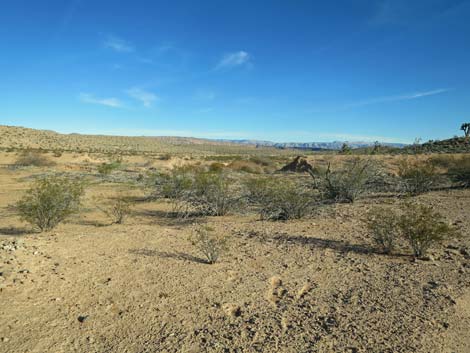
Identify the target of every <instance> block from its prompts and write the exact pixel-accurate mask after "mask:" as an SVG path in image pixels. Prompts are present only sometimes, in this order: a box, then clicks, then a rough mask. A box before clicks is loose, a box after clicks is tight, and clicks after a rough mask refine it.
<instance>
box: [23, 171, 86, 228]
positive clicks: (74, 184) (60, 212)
mask: <svg viewBox="0 0 470 353" xmlns="http://www.w3.org/2000/svg"><path fill="white" fill-rule="evenodd" d="M83 193H84V186H83V183H82V182H81V181H79V180H75V179H70V178H67V177H46V178H42V179H39V180H37V181H36V182H35V183H34V184H33V185H32V187H31V188H30V189H29V190H28V191H27V192H26V194H25V195H24V196H23V198H22V199H21V200H20V201H18V203H17V204H16V208H17V210H18V213H19V214H20V217H21V219H22V220H24V221H26V222H28V223H30V224H32V225H33V226H36V227H37V228H39V229H40V230H41V231H48V230H51V229H53V228H54V227H56V226H57V225H58V224H59V223H60V222H62V221H64V220H65V219H66V218H67V217H68V216H70V215H71V214H73V213H75V212H77V211H78V209H79V206H80V198H81V196H82V195H83Z"/></svg>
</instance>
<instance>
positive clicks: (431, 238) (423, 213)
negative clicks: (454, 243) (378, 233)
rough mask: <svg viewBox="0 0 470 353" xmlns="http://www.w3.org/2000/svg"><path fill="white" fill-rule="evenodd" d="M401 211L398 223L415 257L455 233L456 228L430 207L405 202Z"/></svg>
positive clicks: (421, 255) (423, 254)
mask: <svg viewBox="0 0 470 353" xmlns="http://www.w3.org/2000/svg"><path fill="white" fill-rule="evenodd" d="M402 211H403V214H402V216H401V217H400V219H399V222H398V225H399V227H400V230H401V233H402V236H403V237H404V238H405V239H406V240H407V241H408V243H409V244H410V246H411V248H412V250H413V254H414V255H415V256H416V257H423V256H425V255H426V252H427V250H428V249H429V248H430V247H431V246H433V245H434V244H439V243H440V242H442V241H443V240H445V239H447V238H450V237H452V236H456V235H457V232H456V230H455V229H454V228H453V227H451V226H449V225H448V224H447V223H446V222H445V220H444V218H443V216H442V215H441V214H439V213H438V212H436V211H434V210H433V208H432V207H429V206H425V205H421V204H412V203H407V204H405V206H404V208H403V210H402Z"/></svg>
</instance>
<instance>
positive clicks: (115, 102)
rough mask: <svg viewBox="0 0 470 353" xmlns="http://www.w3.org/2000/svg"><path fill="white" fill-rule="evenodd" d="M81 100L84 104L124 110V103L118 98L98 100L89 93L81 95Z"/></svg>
mask: <svg viewBox="0 0 470 353" xmlns="http://www.w3.org/2000/svg"><path fill="white" fill-rule="evenodd" d="M79 99H80V101H81V102H83V103H89V104H98V105H104V106H106V107H111V108H122V107H123V104H122V102H121V101H120V100H119V99H117V98H98V97H95V96H93V95H92V94H89V93H80V95H79Z"/></svg>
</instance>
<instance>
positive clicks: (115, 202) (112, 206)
mask: <svg viewBox="0 0 470 353" xmlns="http://www.w3.org/2000/svg"><path fill="white" fill-rule="evenodd" d="M98 208H99V209H100V210H101V211H102V212H103V213H104V214H105V215H106V216H107V217H108V218H109V219H111V222H112V224H122V223H124V221H125V219H126V218H127V217H128V216H129V215H130V213H131V203H130V202H129V201H128V200H127V199H126V198H125V197H124V196H121V195H119V196H117V197H114V198H111V199H108V200H107V201H105V202H103V203H102V204H101V205H99V206H98Z"/></svg>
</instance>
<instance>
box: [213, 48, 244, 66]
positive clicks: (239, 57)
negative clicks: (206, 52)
mask: <svg viewBox="0 0 470 353" xmlns="http://www.w3.org/2000/svg"><path fill="white" fill-rule="evenodd" d="M250 65H251V55H250V54H248V53H247V52H246V51H243V50H240V51H237V52H234V53H228V54H225V55H224V56H223V58H222V59H221V60H220V61H219V63H218V64H217V66H216V67H215V70H223V69H231V68H234V67H237V66H250Z"/></svg>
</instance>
